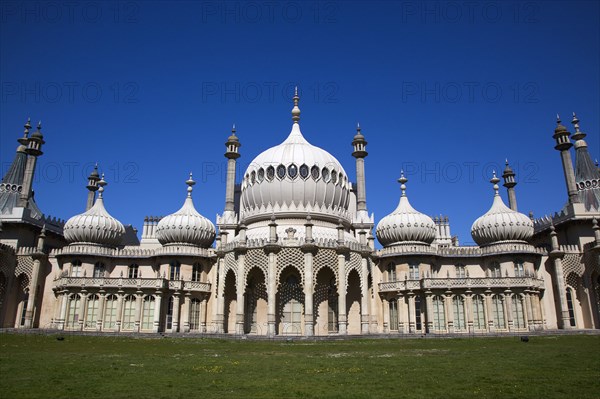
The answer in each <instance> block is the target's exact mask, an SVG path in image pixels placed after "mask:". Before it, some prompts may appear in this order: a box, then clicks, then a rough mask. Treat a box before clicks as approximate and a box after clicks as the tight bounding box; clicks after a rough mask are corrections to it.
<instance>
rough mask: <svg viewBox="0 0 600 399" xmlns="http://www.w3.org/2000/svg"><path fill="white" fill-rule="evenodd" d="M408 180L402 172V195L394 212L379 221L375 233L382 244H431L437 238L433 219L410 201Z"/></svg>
mask: <svg viewBox="0 0 600 399" xmlns="http://www.w3.org/2000/svg"><path fill="white" fill-rule="evenodd" d="M407 181H408V179H407V178H406V177H404V173H401V176H400V178H399V179H398V182H399V183H400V184H401V186H400V188H401V189H402V196H401V197H400V203H398V207H397V208H396V210H394V212H392V213H390V214H389V215H387V216H386V217H384V218H383V219H381V220H380V221H379V224H378V225H377V229H376V230H375V233H376V234H377V239H378V240H379V242H380V243H381V245H383V246H384V247H385V246H389V245H394V244H403V243H404V244H409V243H410V244H413V243H419V244H431V243H432V242H433V240H434V239H435V232H436V226H435V223H434V222H433V220H432V219H431V218H430V217H429V216H427V215H424V214H422V213H421V212H419V211H417V210H415V209H414V208H413V207H412V206H411V205H410V202H408V197H407V196H406V185H405V183H406V182H407Z"/></svg>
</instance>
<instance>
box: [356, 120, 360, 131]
mask: <svg viewBox="0 0 600 399" xmlns="http://www.w3.org/2000/svg"><path fill="white" fill-rule="evenodd" d="M356 131H357V132H359V133H360V122H356Z"/></svg>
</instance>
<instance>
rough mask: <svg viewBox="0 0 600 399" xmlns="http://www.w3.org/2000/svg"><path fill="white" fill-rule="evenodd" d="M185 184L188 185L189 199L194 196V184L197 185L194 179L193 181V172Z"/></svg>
mask: <svg viewBox="0 0 600 399" xmlns="http://www.w3.org/2000/svg"><path fill="white" fill-rule="evenodd" d="M185 184H187V185H188V188H187V196H188V198H189V197H191V196H192V190H193V186H194V184H196V182H195V181H194V179H192V172H190V178H189V179H187V180H186V181H185Z"/></svg>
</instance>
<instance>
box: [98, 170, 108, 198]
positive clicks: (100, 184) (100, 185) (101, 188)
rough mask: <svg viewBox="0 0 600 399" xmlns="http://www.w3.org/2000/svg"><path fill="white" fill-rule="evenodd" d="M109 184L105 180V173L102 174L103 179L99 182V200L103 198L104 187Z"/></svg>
mask: <svg viewBox="0 0 600 399" xmlns="http://www.w3.org/2000/svg"><path fill="white" fill-rule="evenodd" d="M107 184H108V183H107V182H106V180H104V173H102V178H101V179H100V181H98V198H102V193H103V192H104V186H106V185H107Z"/></svg>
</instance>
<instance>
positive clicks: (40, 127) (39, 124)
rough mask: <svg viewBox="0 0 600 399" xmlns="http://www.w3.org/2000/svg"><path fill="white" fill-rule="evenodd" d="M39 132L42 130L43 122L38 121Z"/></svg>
mask: <svg viewBox="0 0 600 399" xmlns="http://www.w3.org/2000/svg"><path fill="white" fill-rule="evenodd" d="M37 130H42V121H38V124H37Z"/></svg>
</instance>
